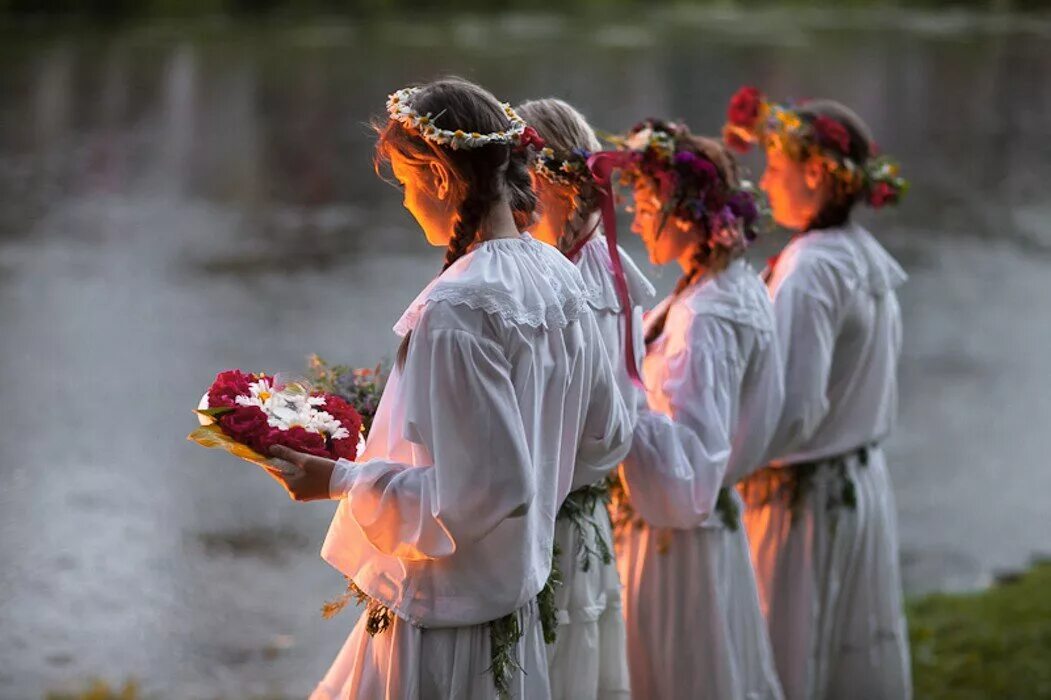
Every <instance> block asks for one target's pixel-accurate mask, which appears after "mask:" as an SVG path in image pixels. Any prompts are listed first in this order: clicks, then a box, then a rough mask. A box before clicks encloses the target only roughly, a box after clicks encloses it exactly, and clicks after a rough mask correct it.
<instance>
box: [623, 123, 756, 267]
mask: <svg viewBox="0 0 1051 700" xmlns="http://www.w3.org/2000/svg"><path fill="white" fill-rule="evenodd" d="M688 134H689V130H688V129H687V128H686V125H685V124H681V123H676V122H662V121H658V120H654V119H647V120H646V121H644V122H641V123H640V124H638V125H636V126H635V127H634V128H633V129H632V130H631V131H630V132H628V134H627V135H626V136H623V137H613V138H612V139H611V140H612V141H613V142H614V143H616V144H617V145H618V146H620V147H621V148H622V149H625V150H628V151H630V152H631V153H632V154H633V155H634V164H633V166H632V167H631V168H627V169H625V170H623V171H622V177H621V182H622V184H625V185H631V184H633V183H634V182H636V181H637V180H638V178H645V179H646V180H648V181H650V182H651V183H652V184H653V185H654V186H655V188H656V190H657V195H658V198H659V199H660V201H661V202H662V208H661V213H662V216H664V217H665V220H666V219H667V218H668V217H672V216H673V217H675V218H678V219H682V220H684V221H691V222H694V223H695V224H697V225H698V226H699V227H700V228H701V229H702V230H703V231H705V232H706V234H707V242H708V244H709V245H710V246H715V245H719V246H722V247H724V248H729V249H730V250H743V249H744V248H745V247H747V246H748V245H749V244H750V243H751V242H752V241H754V240H755V239H756V238H757V237H758V235H759V233H760V232H761V230H762V229H763V228H764V226H765V222H766V221H767V219H768V214H769V212H768V208H767V206H766V200H765V199H764V198H763V196H762V195H761V194H760V193H759V191H758V190H757V189H756V188H755V187H754V186H753V185H752V183H750V182H748V181H742V182H741V183H740V185H739V186H737V187H730V186H728V185H727V183H726V182H725V181H724V180H723V178H722V177H721V176H720V175H719V169H718V168H717V167H716V165H715V164H714V163H713V162H712V161H711V160H709V159H708V158H707V157H705V156H703V155H701V154H698V153H695V152H694V151H692V150H687V149H681V150H680V149H679V143H680V141H681V140H682V138H683V137H685V136H687V135H688Z"/></svg>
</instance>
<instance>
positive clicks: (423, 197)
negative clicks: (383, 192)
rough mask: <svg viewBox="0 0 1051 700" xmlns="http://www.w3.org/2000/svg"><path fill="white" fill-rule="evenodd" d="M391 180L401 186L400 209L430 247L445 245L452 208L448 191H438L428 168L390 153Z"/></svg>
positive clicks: (449, 230) (431, 171)
mask: <svg viewBox="0 0 1051 700" xmlns="http://www.w3.org/2000/svg"><path fill="white" fill-rule="evenodd" d="M390 166H391V171H392V172H393V174H394V179H396V180H397V181H398V183H399V184H400V185H401V187H402V191H403V192H404V195H405V196H404V199H403V200H402V206H404V207H405V208H406V209H408V210H409V213H410V214H412V216H413V218H415V219H416V222H417V223H418V224H419V225H420V228H422V229H423V235H424V236H426V238H427V242H428V243H430V244H431V245H433V246H439V247H444V246H447V245H449V239H450V238H451V237H452V227H453V223H454V221H455V216H456V209H455V207H454V206H453V205H452V202H451V200H452V197H451V196H449V192H448V189H447V188H446V190H445V191H444V192H442V191H441V190H442V188H441V185H440V182H439V178H438V177H437V176H436V174H435V171H434V169H433V168H432V167H430V166H427V165H422V164H419V163H417V162H415V161H410V160H407V159H406V158H405V157H404V156H402V155H401V154H400V153H397V152H394V153H392V154H391V159H390Z"/></svg>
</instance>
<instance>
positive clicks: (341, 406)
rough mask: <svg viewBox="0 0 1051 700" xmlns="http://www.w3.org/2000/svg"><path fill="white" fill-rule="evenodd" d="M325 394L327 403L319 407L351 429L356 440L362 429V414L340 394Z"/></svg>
mask: <svg viewBox="0 0 1051 700" xmlns="http://www.w3.org/2000/svg"><path fill="white" fill-rule="evenodd" d="M324 396H325V405H324V406H320V407H319V408H321V409H323V410H324V411H325V412H326V413H329V414H331V415H332V417H333V418H335V419H336V420H338V421H339V422H340V423H341V424H342V425H343V427H344V428H346V429H347V430H348V431H350V434H351V436H352V437H353V438H354V440H355V441H356V440H357V439H358V432H359V431H360V430H361V414H360V413H358V411H357V410H356V409H355V408H354V407H353V406H351V405H350V404H349V403H347V402H346V401H344V400H343V399H342V398H340V397H339V396H334V395H333V394H324Z"/></svg>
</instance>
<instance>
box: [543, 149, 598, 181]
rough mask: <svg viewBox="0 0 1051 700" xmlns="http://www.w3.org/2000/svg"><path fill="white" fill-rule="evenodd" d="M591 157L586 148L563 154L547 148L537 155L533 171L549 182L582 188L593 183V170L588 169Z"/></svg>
mask: <svg viewBox="0 0 1051 700" xmlns="http://www.w3.org/2000/svg"><path fill="white" fill-rule="evenodd" d="M590 157H591V152H590V151H588V150H586V149H584V148H574V149H572V150H571V151H569V152H568V153H563V152H555V150H554V149H553V148H551V147H550V146H545V147H544V148H542V149H540V151H539V152H538V153H537V154H536V160H534V161H533V170H534V172H536V174H537V175H539V176H540V177H542V178H544V179H545V180H547V181H548V182H552V183H554V184H556V185H562V186H564V187H572V188H580V187H581V186H582V185H587V184H589V183H591V182H592V181H593V178H592V176H591V170H590V169H588V158H590Z"/></svg>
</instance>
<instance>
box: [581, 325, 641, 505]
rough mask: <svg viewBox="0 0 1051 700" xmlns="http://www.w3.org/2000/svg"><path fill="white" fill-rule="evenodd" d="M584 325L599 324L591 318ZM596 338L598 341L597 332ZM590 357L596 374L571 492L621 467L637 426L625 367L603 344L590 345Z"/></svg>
mask: <svg viewBox="0 0 1051 700" xmlns="http://www.w3.org/2000/svg"><path fill="white" fill-rule="evenodd" d="M584 322H587V323H591V324H594V323H595V321H594V320H593V319H592V318H590V317H589V318H586V319H585V320H584ZM595 337H596V338H598V331H597V329H596V331H595ZM586 358H587V359H586V360H585V361H586V362H587V363H588V364H587V366H588V368H589V369H590V371H591V372H592V381H591V393H590V396H589V397H588V402H589V403H588V409H587V416H586V418H585V420H584V432H583V434H582V435H581V437H580V445H579V447H578V449H577V459H576V468H575V469H574V470H573V482H572V485H571V487H570V490H571V491H572V490H576V489H578V488H581V487H583V486H587V485H589V484H594V483H595V482H597V481H599V480H601V479H604V478H605V477H606V475H607V474H609V473H610V472H611V471H613V470H614V469H615V468H616V467H617V465H618V464H620V462H621V461H622V460H623V459H624V456H625V455H626V454H627V452H628V448H630V447H631V442H632V427H633V426H634V425H635V410H634V409H635V407H634V402H633V403H632V405H630V406H629V405H628V402H627V401H625V397H624V396H623V394H622V393H621V384H620V383H619V382H618V381H617V372H618V370H619V372H620V373H623V374H626V373H625V372H624V371H623V369H622V368H617V370H614V368H613V366H612V364H611V363H610V360H609V355H608V354H607V352H606V349H605V346H604V344H603V343H600V342H597V343H593V344H592V345H591V346H589V347H588V348H587V354H586ZM632 387H634V385H632ZM632 398H634V397H632Z"/></svg>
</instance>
